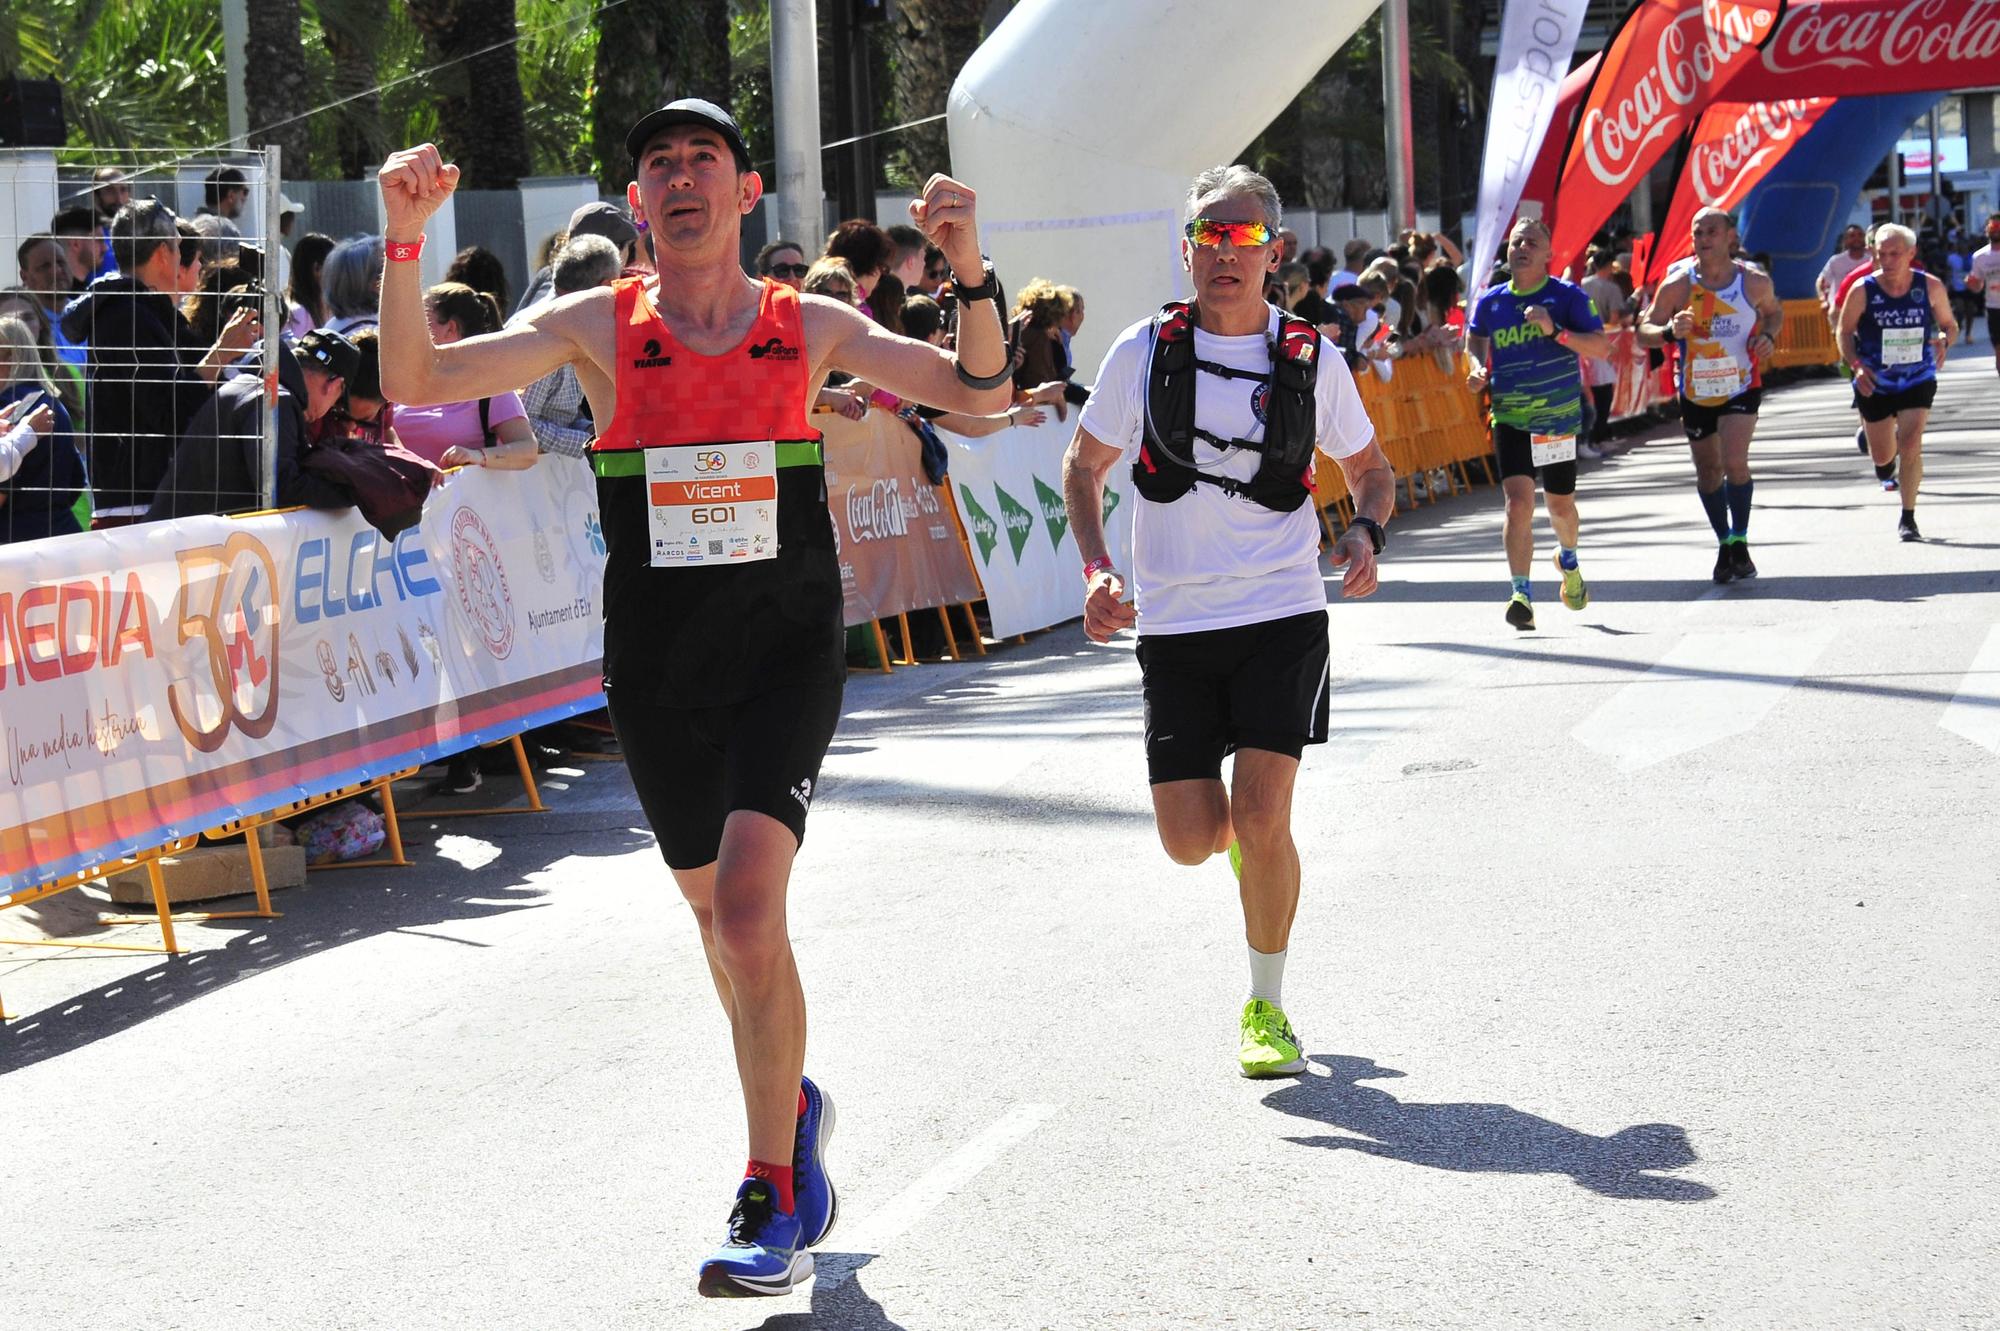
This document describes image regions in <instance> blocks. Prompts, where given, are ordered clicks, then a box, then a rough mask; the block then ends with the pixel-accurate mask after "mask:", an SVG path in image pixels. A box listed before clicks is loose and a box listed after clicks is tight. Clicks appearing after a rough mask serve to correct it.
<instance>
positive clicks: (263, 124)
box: [243, 0, 312, 178]
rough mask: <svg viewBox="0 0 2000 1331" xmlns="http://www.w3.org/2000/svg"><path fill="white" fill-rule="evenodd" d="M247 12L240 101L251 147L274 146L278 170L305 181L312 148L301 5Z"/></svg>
mask: <svg viewBox="0 0 2000 1331" xmlns="http://www.w3.org/2000/svg"><path fill="white" fill-rule="evenodd" d="M245 8H246V9H247V10H248V11H249V29H248V31H247V33H246V34H245V36H244V42H243V66H244V69H245V70H247V71H249V73H248V75H247V76H246V77H245V78H244V80H243V101H244V112H245V114H246V115H247V117H248V119H249V122H250V123H249V129H250V144H251V146H252V147H259V146H262V145H264V144H275V145H276V146H277V147H278V148H279V149H280V150H281V152H282V154H283V157H282V160H281V162H280V164H279V165H280V169H281V170H283V171H285V172H288V173H289V174H291V175H293V176H295V177H299V178H304V177H305V176H306V175H307V173H308V170H307V168H308V164H307V161H306V153H307V148H308V146H309V145H310V143H311V135H310V134H309V133H308V132H307V124H306V119H305V113H306V112H307V111H309V110H311V109H312V89H311V88H309V87H308V86H307V79H306V53H305V49H304V48H303V47H301V46H300V45H299V0H257V2H256V3H255V4H252V5H247V6H245ZM267 127H268V128H267Z"/></svg>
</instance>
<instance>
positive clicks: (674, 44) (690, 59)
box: [591, 0, 730, 192]
mask: <svg viewBox="0 0 2000 1331" xmlns="http://www.w3.org/2000/svg"><path fill="white" fill-rule="evenodd" d="M597 21H598V31H597V77H596V89H595V97H594V99H593V101H592V104H591V140H592V143H593V145H594V146H595V149H596V156H597V163H598V180H599V183H600V184H601V185H602V186H603V187H604V189H605V190H606V191H607V192H610V191H615V190H619V189H623V188H624V186H625V183H626V182H627V181H629V180H631V178H632V173H631V170H630V168H631V161H630V159H629V158H628V157H627V156H626V153H625V132H626V131H627V130H629V129H631V128H632V125H633V123H634V122H635V121H637V120H638V119H639V117H640V116H642V115H644V114H646V112H648V111H651V110H652V109H653V108H655V107H657V106H661V105H663V104H665V103H667V102H670V101H673V100H674V99H676V98H680V97H706V98H708V99H709V100H710V101H712V102H714V103H716V104H717V105H718V106H722V107H727V106H728V105H729V103H730V67H729V0H626V3H624V4H622V5H617V6H614V7H612V8H609V9H605V10H603V11H602V12H601V13H600V14H599V15H598V20H597Z"/></svg>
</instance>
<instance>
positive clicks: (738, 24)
mask: <svg viewBox="0 0 2000 1331" xmlns="http://www.w3.org/2000/svg"><path fill="white" fill-rule="evenodd" d="M729 83H730V97H729V103H730V105H729V114H730V115H732V116H734V117H736V124H737V127H738V128H740V129H741V130H742V131H743V145H744V146H745V147H746V148H748V149H749V150H750V160H751V161H752V162H755V163H759V164H760V169H763V168H762V166H761V164H763V163H768V162H774V161H776V160H777V157H778V143H777V136H776V133H775V131H774V130H773V129H772V125H771V120H772V110H771V6H770V0H733V3H732V4H731V5H730V13H729Z"/></svg>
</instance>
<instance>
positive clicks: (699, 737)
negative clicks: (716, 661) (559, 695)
mask: <svg viewBox="0 0 2000 1331" xmlns="http://www.w3.org/2000/svg"><path fill="white" fill-rule="evenodd" d="M840 698H841V688H840V685H839V684H838V683H836V684H834V685H833V686H832V687H828V686H826V685H824V684H819V683H814V684H799V685H794V686H792V687H790V688H783V689H779V690H777V691H776V692H773V693H767V694H764V695H762V696H761V697H756V698H748V699H745V700H744V701H742V702H734V703H726V704H723V705H721V706H716V707H667V706H663V705H661V704H660V703H657V702H653V701H651V700H649V699H646V698H642V697H632V696H629V695H625V694H621V693H620V692H619V691H618V690H617V689H616V688H612V689H609V690H607V691H606V692H605V700H606V701H607V702H608V703H609V704H610V710H611V724H612V727H613V728H614V729H615V730H616V731H617V732H618V746H619V747H620V748H621V749H623V750H624V753H625V770H626V771H627V772H629V773H630V774H631V776H632V786H633V788H634V789H635V790H637V791H638V793H639V807H641V808H642V809H644V810H645V811H646V821H647V822H649V823H651V824H652V825H653V835H654V836H656V837H657V838H659V843H660V855H661V857H662V858H664V859H665V860H666V862H667V867H668V868H671V869H699V868H701V867H702V866H703V865H705V864H713V863H714V862H715V856H716V852H717V851H718V850H719V849H720V847H721V845H722V825H723V823H724V822H725V821H726V820H727V819H728V817H729V815H730V814H732V813H734V812H736V811H737V810H738V809H747V810H748V811H750V812H752V813H761V814H766V815H768V816H770V817H772V818H775V819H777V820H778V821H779V822H781V823H783V824H784V825H785V826H786V827H788V828H790V829H791V832H792V835H793V837H795V838H797V840H798V841H799V843H800V844H801V845H803V844H804V843H805V839H806V813H807V811H808V810H809V809H810V807H811V805H812V799H813V795H814V794H815V793H816V788H817V786H818V785H819V765H820V763H821V761H822V760H823V759H824V758H825V757H826V747H827V745H829V744H831V743H832V742H833V732H834V728H835V727H836V726H838V725H839V724H840Z"/></svg>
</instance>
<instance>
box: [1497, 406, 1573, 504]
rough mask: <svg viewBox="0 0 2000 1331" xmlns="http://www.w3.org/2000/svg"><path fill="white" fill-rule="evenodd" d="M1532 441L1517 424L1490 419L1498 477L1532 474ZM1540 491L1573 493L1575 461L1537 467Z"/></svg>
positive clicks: (1553, 493)
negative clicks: (1491, 421) (1498, 464)
mask: <svg viewBox="0 0 2000 1331" xmlns="http://www.w3.org/2000/svg"><path fill="white" fill-rule="evenodd" d="M1533 442H1534V441H1533V440H1531V439H1530V438H1529V437H1528V432H1527V431H1526V430H1523V429H1522V428H1521V427H1519V426H1518V425H1503V424H1501V423H1500V422H1499V421H1495V422H1493V451H1494V452H1496V453H1498V454H1499V455H1500V479H1501V480H1503V481H1504V480H1506V479H1507V478H1508V477H1509V476H1533V475H1534V474H1535V471H1536V468H1535V455H1534V452H1533V451H1532V450H1533ZM1541 477H1542V492H1543V493H1544V494H1552V495H1573V494H1575V493H1576V462H1575V461H1574V460H1571V461H1569V462H1552V463H1550V464H1549V465H1548V466H1546V467H1543V468H1541Z"/></svg>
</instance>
